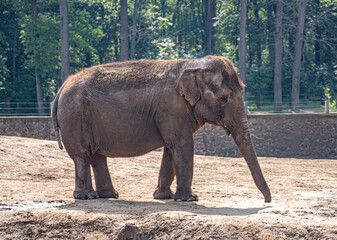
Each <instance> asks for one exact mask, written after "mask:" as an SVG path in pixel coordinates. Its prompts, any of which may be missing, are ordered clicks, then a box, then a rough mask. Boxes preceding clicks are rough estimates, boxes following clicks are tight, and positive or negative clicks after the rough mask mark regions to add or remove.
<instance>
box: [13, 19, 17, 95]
mask: <svg viewBox="0 0 337 240" xmlns="http://www.w3.org/2000/svg"><path fill="white" fill-rule="evenodd" d="M16 36H17V25H16V23H15V26H14V38H13V52H12V58H13V62H12V67H13V70H12V75H13V85H12V87H13V91H14V92H15V91H16V61H15V60H16Z"/></svg>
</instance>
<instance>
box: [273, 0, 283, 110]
mask: <svg viewBox="0 0 337 240" xmlns="http://www.w3.org/2000/svg"><path fill="white" fill-rule="evenodd" d="M282 15H283V3H282V0H277V1H276V26H275V27H276V29H275V66H274V112H282V52H283V49H282V45H283V44H282Z"/></svg>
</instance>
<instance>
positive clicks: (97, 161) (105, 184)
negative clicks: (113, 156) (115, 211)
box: [91, 154, 118, 198]
mask: <svg viewBox="0 0 337 240" xmlns="http://www.w3.org/2000/svg"><path fill="white" fill-rule="evenodd" d="M91 166H92V169H93V171H94V176H95V182H96V191H97V193H98V195H99V197H100V198H118V192H117V191H116V190H115V189H114V187H113V185H112V182H111V177H110V173H109V169H108V164H107V158H106V157H105V156H102V155H99V154H95V155H94V156H93V157H92V161H91Z"/></svg>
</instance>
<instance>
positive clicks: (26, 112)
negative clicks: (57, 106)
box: [0, 100, 53, 117]
mask: <svg viewBox="0 0 337 240" xmlns="http://www.w3.org/2000/svg"><path fill="white" fill-rule="evenodd" d="M52 105H53V102H42V103H41V104H38V103H37V102H35V101H27V100H26V101H21V100H11V101H8V100H7V101H0V117H16V116H51V110H52V108H53V107H52Z"/></svg>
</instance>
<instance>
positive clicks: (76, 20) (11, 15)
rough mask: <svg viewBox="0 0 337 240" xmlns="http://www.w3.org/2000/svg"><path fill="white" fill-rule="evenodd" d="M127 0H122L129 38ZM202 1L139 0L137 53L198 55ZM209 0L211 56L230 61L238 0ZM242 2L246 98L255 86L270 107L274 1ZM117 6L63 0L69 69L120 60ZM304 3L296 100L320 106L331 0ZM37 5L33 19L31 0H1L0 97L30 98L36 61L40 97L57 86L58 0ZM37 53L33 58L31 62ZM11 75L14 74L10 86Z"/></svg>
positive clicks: (291, 41) (330, 40)
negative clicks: (213, 6) (124, 0)
mask: <svg viewBox="0 0 337 240" xmlns="http://www.w3.org/2000/svg"><path fill="white" fill-rule="evenodd" d="M134 2H135V1H134V0H129V1H128V16H129V39H130V44H131V33H132V15H133V6H134ZM203 2H204V1H183V0H148V1H144V0H140V1H139V6H138V14H137V27H136V54H135V55H136V56H135V57H136V59H144V58H146V59H176V58H200V57H202V56H203V54H204V53H203V52H204V49H203V45H204V36H205V33H204V23H205V14H204V9H205V6H203ZM216 2H217V5H216V16H215V18H214V24H213V30H214V31H213V33H214V39H213V43H214V49H213V50H212V51H213V54H215V55H223V56H226V57H228V58H229V59H230V60H232V61H233V62H234V64H235V65H237V63H238V60H239V30H240V1H234V0H228V1H223V0H219V1H216ZM283 3H284V18H283V28H282V32H283V65H282V91H283V100H284V101H285V103H284V104H285V105H287V104H288V103H287V102H288V100H289V97H290V96H289V93H290V89H291V81H292V79H291V78H292V65H293V58H294V45H295V40H296V39H295V37H296V25H297V15H298V12H297V11H298V10H297V9H298V8H297V1H292V0H285V1H283ZM247 4H248V9H247V10H248V11H247V17H248V18H247V33H246V37H247V79H246V84H247V88H246V93H247V98H248V99H249V100H250V99H253V100H252V101H253V102H254V104H255V99H256V93H257V91H260V92H261V94H262V97H263V99H264V103H266V102H268V104H270V106H271V107H272V100H273V68H274V66H273V58H274V55H273V47H274V46H273V45H274V38H273V37H274V26H273V25H274V21H275V3H274V2H272V1H267V0H252V1H248V2H247ZM268 7H270V8H268ZM119 10H120V2H119V1H118V0H102V1H98V0H91V1H88V0H69V1H68V12H69V42H70V67H71V73H75V72H77V71H79V70H81V69H83V68H84V67H90V66H93V65H97V64H103V63H107V62H111V61H118V60H119V56H120V16H119V14H120V13H119ZM306 10H307V11H306V22H305V33H304V39H305V42H304V45H303V50H304V56H303V59H302V70H301V87H300V90H301V93H300V96H301V101H302V102H307V98H309V100H310V99H315V101H316V104H318V105H320V104H321V100H322V99H323V98H324V92H323V93H322V94H321V91H322V89H327V88H328V89H329V96H330V103H331V104H332V108H333V106H335V105H334V104H335V102H336V99H337V58H336V55H337V25H336V22H337V1H336V0H332V1H331V0H320V1H318V0H308V1H307V9H306ZM37 12H38V17H37V20H36V22H33V21H32V17H31V1H27V0H16V1H14V0H4V1H1V2H0V13H1V14H0V101H1V99H5V98H6V97H11V98H21V99H22V98H24V99H32V100H34V99H35V98H36V92H35V91H36V90H35V72H34V71H35V67H37V68H38V69H39V72H40V75H41V80H42V85H43V95H44V99H45V100H47V97H49V98H52V97H53V96H54V95H55V93H56V91H57V89H58V88H59V86H60V85H61V76H60V42H59V40H60V33H59V27H60V19H59V17H60V16H59V1H58V0H48V1H39V0H38V1H37ZM269 20H270V21H269ZM15 34H16V35H15ZM15 36H16V42H15V43H16V45H14V39H15ZM130 44H129V46H130ZM14 50H15V53H14V54H13V51H14ZM36 54H39V56H40V61H39V62H38V63H37V64H36V63H35V62H34V57H35V55H36ZM13 56H15V58H14V59H13ZM13 60H14V61H13ZM13 62H14V63H15V72H14V64H13ZM13 75H14V76H13ZM13 79H15V81H16V82H15V88H14V84H13ZM285 108H286V107H285Z"/></svg>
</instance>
